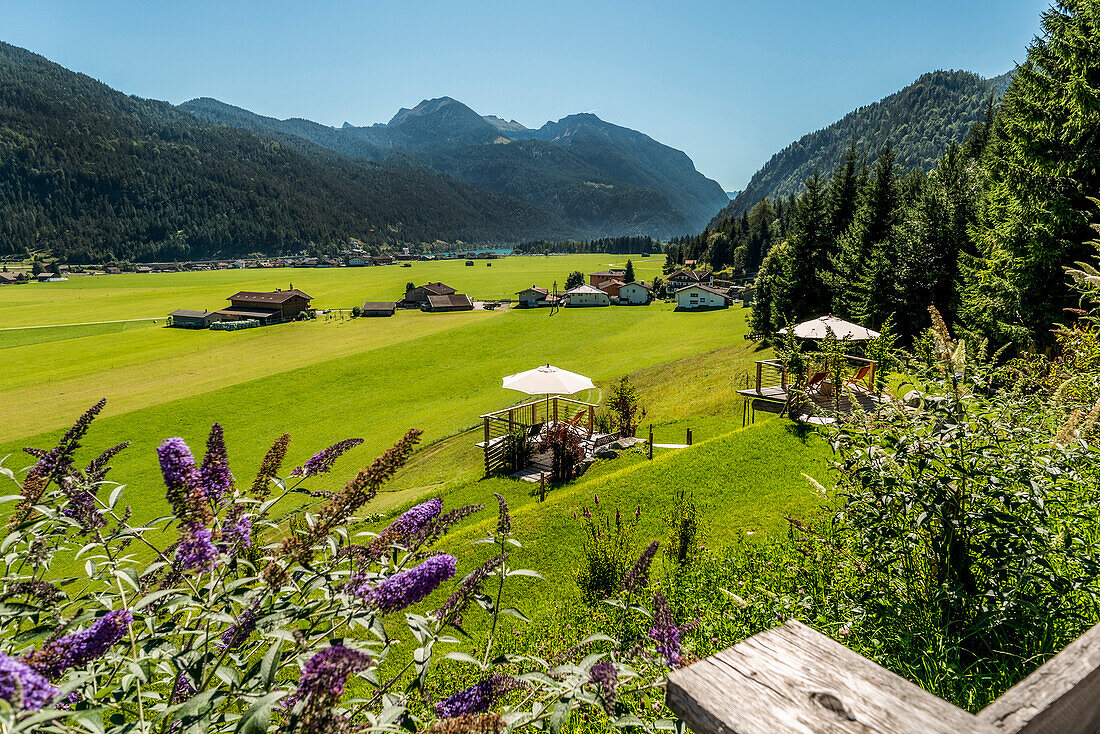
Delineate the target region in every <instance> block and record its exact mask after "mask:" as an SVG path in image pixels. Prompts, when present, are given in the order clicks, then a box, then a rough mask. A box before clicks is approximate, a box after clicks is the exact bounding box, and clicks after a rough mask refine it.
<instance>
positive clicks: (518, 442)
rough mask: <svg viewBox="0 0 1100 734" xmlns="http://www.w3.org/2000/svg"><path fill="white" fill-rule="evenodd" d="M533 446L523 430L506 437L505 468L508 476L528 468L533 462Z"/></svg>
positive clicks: (520, 429)
mask: <svg viewBox="0 0 1100 734" xmlns="http://www.w3.org/2000/svg"><path fill="white" fill-rule="evenodd" d="M531 453H532V451H531V444H530V442H528V440H527V431H526V430H524V429H523V428H519V429H517V430H514V431H512V432H511V433H509V434H508V435H507V436H505V437H504V468H505V471H506V472H507V473H508V474H515V473H516V472H518V471H522V470H523V469H526V468H527V465H528V464H529V463H530V462H531Z"/></svg>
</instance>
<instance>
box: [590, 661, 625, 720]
mask: <svg viewBox="0 0 1100 734" xmlns="http://www.w3.org/2000/svg"><path fill="white" fill-rule="evenodd" d="M588 682H589V683H592V684H593V685H595V686H596V688H597V690H599V692H600V702H601V703H602V704H603V710H604V713H606V714H607V715H608V716H611V715H613V714H614V713H615V702H616V701H617V700H618V698H619V690H618V686H619V671H617V670H616V669H615V664H614V663H612V662H611V661H609V660H602V661H600V662H598V663H596V664H595V665H593V666H592V667H591V668H589V670H588Z"/></svg>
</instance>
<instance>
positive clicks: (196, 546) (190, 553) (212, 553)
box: [176, 523, 218, 571]
mask: <svg viewBox="0 0 1100 734" xmlns="http://www.w3.org/2000/svg"><path fill="white" fill-rule="evenodd" d="M180 532H181V534H183V538H182V540H180V543H179V546H177V548H176V563H178V564H179V567H180V568H182V569H196V570H198V571H209V570H210V569H211V568H212V567H213V566H214V560H215V559H216V558H217V556H218V551H217V550H216V549H215V548H214V543H213V541H212V537H213V534H212V533H211V532H210V528H207V527H205V526H204V525H200V524H198V523H187V524H186V525H183V526H181V527H180Z"/></svg>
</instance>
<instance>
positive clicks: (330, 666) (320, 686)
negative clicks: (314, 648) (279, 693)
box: [284, 645, 374, 710]
mask: <svg viewBox="0 0 1100 734" xmlns="http://www.w3.org/2000/svg"><path fill="white" fill-rule="evenodd" d="M373 662H374V659H373V658H371V656H370V655H368V654H367V653H365V652H360V651H358V650H353V649H351V648H350V647H344V646H343V645H332V646H330V647H326V648H325V649H324V650H321V651H320V652H318V653H316V654H314V655H313V657H311V658H310V659H309V660H308V661H307V662H306V665H305V668H304V669H303V670H302V677H301V678H300V679H299V681H298V690H296V691H295V692H294V693H292V694H291V695H290V696H288V697H287V698H286V702H285V704H284V705H285V706H286V708H287V709H288V710H289V709H291V708H293V707H294V704H295V703H297V702H298V701H303V700H307V701H311V702H312V703H315V704H317V706H316V708H331V707H332V706H334V705H335V704H336V702H337V701H338V700H339V699H340V696H342V695H343V694H344V686H345V685H346V684H347V681H348V677H350V676H352V675H354V674H355V673H358V672H359V671H361V670H366V669H367V668H369V667H370V666H371V664H372V663H373Z"/></svg>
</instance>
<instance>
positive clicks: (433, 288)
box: [417, 281, 455, 296]
mask: <svg viewBox="0 0 1100 734" xmlns="http://www.w3.org/2000/svg"><path fill="white" fill-rule="evenodd" d="M417 287H418V288H423V289H424V292H425V293H428V294H429V295H435V296H449V295H451V294H452V293H454V292H455V289H454V288H452V287H451V286H449V285H446V284H445V283H440V282H439V281H436V282H435V283H425V284H424V285H421V286H417Z"/></svg>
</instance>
